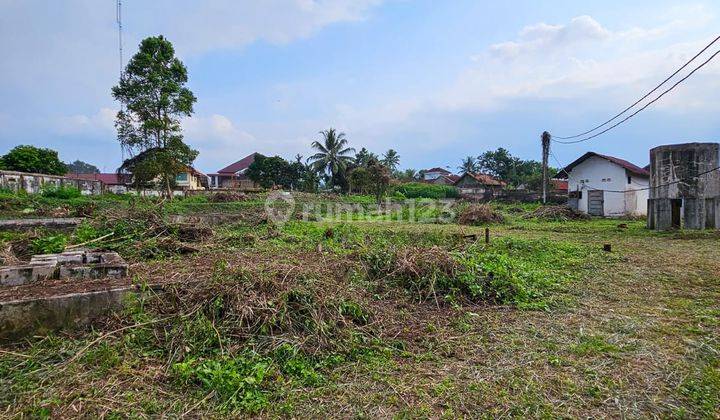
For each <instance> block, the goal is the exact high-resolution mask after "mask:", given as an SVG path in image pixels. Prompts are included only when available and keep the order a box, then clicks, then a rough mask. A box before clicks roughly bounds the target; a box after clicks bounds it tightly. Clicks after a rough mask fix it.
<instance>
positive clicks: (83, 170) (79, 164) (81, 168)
mask: <svg viewBox="0 0 720 420" xmlns="http://www.w3.org/2000/svg"><path fill="white" fill-rule="evenodd" d="M66 165H67V171H68V173H73V174H99V173H100V169H98V168H97V166H95V165H91V164H89V163H86V162H83V161H81V160H75V162H73V163H67V164H66Z"/></svg>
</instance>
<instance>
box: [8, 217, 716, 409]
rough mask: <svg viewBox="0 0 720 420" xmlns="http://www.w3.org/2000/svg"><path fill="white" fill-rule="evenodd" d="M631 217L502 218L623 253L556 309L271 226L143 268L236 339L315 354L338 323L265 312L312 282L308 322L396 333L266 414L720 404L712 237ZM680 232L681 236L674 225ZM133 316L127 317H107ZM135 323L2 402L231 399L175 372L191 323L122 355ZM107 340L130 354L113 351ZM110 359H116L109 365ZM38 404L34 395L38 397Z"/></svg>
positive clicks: (47, 356)
mask: <svg viewBox="0 0 720 420" xmlns="http://www.w3.org/2000/svg"><path fill="white" fill-rule="evenodd" d="M578 223H581V222H578ZM587 223H593V222H587ZM358 226H364V225H363V224H362V223H359V224H358ZM631 228H632V229H630V233H628V231H627V230H618V229H616V228H615V227H614V225H607V226H605V225H587V228H586V229H583V228H582V226H581V227H580V228H579V229H578V230H576V231H574V230H570V229H569V228H568V229H566V230H560V229H557V227H556V226H552V227H548V229H545V230H543V229H542V227H540V228H538V229H534V230H517V229H513V227H512V226H508V227H504V226H499V227H494V228H493V229H492V234H493V240H494V238H495V237H496V236H515V237H522V238H539V237H542V238H550V239H552V240H557V241H573V242H578V243H583V244H590V245H591V246H593V247H597V248H600V246H601V245H602V244H604V243H612V244H613V250H614V256H615V257H614V258H611V259H609V260H608V261H607V262H606V263H604V264H602V265H597V266H594V267H590V269H586V270H585V271H583V272H582V276H581V277H580V279H579V280H578V281H576V282H575V283H573V284H572V287H568V288H567V289H566V290H564V291H562V292H559V293H560V294H561V299H559V300H560V301H561V302H564V304H562V305H559V306H555V307H553V308H552V309H551V310H549V311H521V310H517V309H515V308H513V307H507V306H497V305H471V304H468V303H463V304H461V305H460V304H458V305H455V306H451V305H444V306H440V307H438V305H436V304H435V303H434V302H433V300H432V299H431V300H428V301H424V302H418V301H417V300H414V299H409V298H407V297H406V296H404V295H402V294H400V293H392V292H390V291H388V290H387V289H386V288H384V287H382V285H381V284H367V283H364V282H363V281H359V280H357V279H354V278H353V272H352V269H351V268H352V267H351V265H348V264H349V263H350V262H349V261H348V259H347V258H346V257H344V256H341V255H336V254H334V253H332V252H328V251H325V252H311V251H307V250H298V249H292V250H291V249H288V248H283V246H285V245H278V243H277V241H278V239H277V238H274V237H273V238H270V239H258V238H259V237H262V234H261V233H257V234H256V235H257V236H258V238H256V239H254V240H253V241H252V243H251V244H249V245H247V246H248V248H247V249H240V250H237V249H235V250H233V251H231V252H230V251H227V250H213V248H212V247H211V246H208V247H203V248H202V249H201V251H200V252H198V253H197V254H195V255H193V256H190V257H184V258H183V259H170V260H165V261H159V262H140V263H136V264H135V265H134V266H133V270H134V271H135V272H136V273H137V274H138V276H139V277H140V278H143V279H145V280H148V281H150V282H152V281H153V279H164V280H168V277H173V280H174V281H179V282H181V283H191V282H201V283H200V284H198V285H196V286H192V287H182V288H178V289H177V290H176V291H173V292H172V293H171V294H170V296H172V297H173V299H171V300H149V301H147V302H146V304H147V305H148V306H147V307H146V309H147V310H148V311H149V312H150V313H152V314H155V315H157V316H165V315H170V314H173V313H183V314H188V313H194V314H199V313H204V314H205V315H206V316H208V317H210V315H211V314H212V313H213V312H212V302H214V301H216V300H218V298H219V299H220V300H221V301H222V302H223V308H225V310H226V313H225V314H224V315H223V316H222V317H217V318H212V317H210V319H214V320H215V321H216V323H214V324H213V325H214V326H215V327H216V328H218V330H219V332H220V333H222V334H223V335H224V334H228V336H231V335H236V336H238V337H242V338H241V339H238V340H237V341H233V342H231V343H227V344H229V345H230V346H238V345H243V346H245V345H250V346H254V347H255V348H256V349H258V351H264V350H265V349H267V348H268V347H271V346H272V343H276V342H292V343H295V344H298V345H300V346H304V347H303V348H304V349H306V351H308V352H310V353H313V352H324V351H327V349H328V348H329V347H332V346H330V344H331V339H332V338H333V337H332V334H333V333H331V332H328V330H326V331H317V330H316V331H310V332H308V330H306V329H305V327H304V325H305V324H303V322H301V321H299V320H298V319H294V318H292V317H290V318H285V322H284V323H281V324H277V328H276V329H274V330H273V329H270V330H268V331H265V332H263V333H262V334H259V330H258V326H260V325H268V324H272V323H271V322H270V320H271V319H273V318H275V319H278V318H279V315H281V314H282V306H279V305H278V301H279V300H281V299H282V298H283V297H287V296H289V295H290V294H294V293H295V292H304V293H305V294H302V293H300V294H297V295H295V296H296V297H300V296H305V297H308V296H309V297H310V300H311V301H312V302H314V305H312V306H311V308H312V309H311V310H310V311H309V312H307V316H308V318H309V319H311V320H312V322H313V323H314V324H323V323H326V324H335V325H338V326H339V328H340V329H342V328H343V326H344V325H347V326H349V327H352V328H356V327H361V328H363V329H365V331H369V332H371V334H369V336H373V337H374V336H376V335H377V336H379V337H380V338H381V339H382V341H383V342H385V343H388V344H390V345H392V346H395V348H397V350H396V351H394V352H392V353H390V354H381V355H377V354H374V355H369V356H367V357H358V358H355V359H352V360H348V361H347V362H346V363H342V364H340V365H338V366H336V367H334V368H332V369H330V370H329V371H328V372H327V373H326V376H327V380H326V381H325V382H323V383H322V384H320V385H317V386H312V387H305V386H296V385H294V386H290V385H288V386H286V387H281V391H278V392H279V393H278V395H277V398H278V400H277V404H273V405H272V406H271V407H269V408H268V409H267V410H265V411H263V412H261V413H260V415H261V416H267V417H276V416H286V415H292V416H294V417H324V416H327V415H328V413H331V415H332V416H333V417H344V418H347V417H371V418H388V417H441V416H446V417H480V416H486V417H692V418H698V417H707V418H714V417H715V418H717V417H718V416H720V407H718V405H717V404H718V402H717V401H718V397H717V395H713V393H714V392H715V391H717V390H718V389H720V388H719V387H720V384H718V385H715V382H713V381H714V380H715V379H714V378H715V376H713V375H718V369H719V368H720V365H718V352H719V351H720V343H719V340H720V322H719V321H718V319H720V303H719V302H720V246H718V241H717V237H716V236H713V235H705V234H699V235H694V236H692V235H691V236H687V235H680V236H677V235H672V234H651V233H647V232H641V233H636V232H635V230H634V226H631ZM387 229H391V230H397V231H402V230H407V231H412V232H426V233H437V232H445V233H459V232H463V233H466V234H467V233H473V232H475V233H480V228H475V227H472V226H470V227H468V226H463V227H460V226H453V225H449V226H437V225H411V224H388V226H387ZM573 229H575V228H573ZM333 236H338V233H337V231H334V232H333ZM680 237H682V238H683V240H676V239H677V238H680ZM213 240H215V239H213ZM218 241H219V242H218V243H221V239H218ZM272 241H275V242H272ZM264 243H270V245H267V246H268V248H261V247H260V246H261V245H262V244H264ZM394 261H395V265H394V266H393V267H394V270H393V271H397V273H402V276H403V277H423V276H426V275H427V274H428V273H433V272H435V271H436V270H440V272H442V273H445V274H451V273H453V271H454V270H455V268H456V267H455V266H454V265H452V264H451V263H448V261H449V259H448V258H447V250H445V249H442V248H431V247H429V248H422V247H417V246H416V247H408V248H403V249H401V250H398V251H397V254H395V260H394ZM210 267H221V268H220V269H219V271H218V270H214V269H209V268H210ZM217 273H224V274H223V276H222V277H223V279H224V280H223V279H220V280H218V279H217V278H215V276H216V275H217ZM310 286H312V287H310ZM296 300H297V299H294V298H293V299H291V302H293V301H296ZM342 300H352V301H354V302H359V303H360V304H361V305H362V306H363V307H366V308H368V309H369V312H370V318H369V320H368V323H367V325H364V326H360V325H351V324H352V321H351V320H349V319H347V318H345V317H343V316H340V314H338V312H333V308H337V307H336V303H337V302H338V301H342ZM286 302H287V300H286ZM193 311H197V312H193ZM126 323H127V319H125V318H122V319H117V320H114V321H111V322H110V325H113V327H117V326H118V325H127V324H126ZM164 327H167V325H156V326H155V327H154V328H152V329H150V331H152V333H151V334H152V335H153V336H155V337H159V336H161V335H162V334H164V331H165V328H164ZM346 331H349V329H348V330H346ZM335 333H337V330H336V332H335ZM134 334H135V333H133V332H128V333H127V334H124V335H122V336H118V337H112V338H111V339H109V340H108V343H107V346H106V344H102V345H101V346H98V347H97V348H93V349H92V351H91V352H88V354H87V355H86V356H84V357H83V358H82V360H81V362H82V363H75V364H71V365H69V367H68V368H67V370H66V371H65V372H63V373H62V375H61V376H47V377H46V379H44V382H42V383H41V386H40V387H38V386H37V384H34V383H32V381H29V384H28V385H27V386H28V388H27V390H26V392H24V393H21V394H20V399H18V400H15V401H14V403H13V404H9V405H8V406H7V407H6V408H5V409H6V411H5V412H4V415H6V416H18V415H20V413H23V412H24V410H25V413H26V414H28V415H30V414H35V415H36V414H37V413H38V411H37V410H39V409H42V408H47V409H48V410H50V412H51V414H52V415H53V416H54V417H78V416H97V417H103V416H110V415H115V414H118V413H128V412H132V413H133V414H134V415H136V416H139V417H156V416H180V415H182V414H187V415H190V416H194V417H200V416H220V415H222V411H218V405H219V403H218V402H217V401H216V399H215V397H214V396H213V395H211V394H210V393H209V392H199V391H198V390H193V389H187V388H183V387H179V386H178V385H177V384H176V383H174V382H173V379H172V376H171V375H170V369H169V366H170V364H171V362H172V360H177V359H179V358H181V356H182V352H184V351H187V350H185V348H186V347H187V348H190V347H191V346H193V345H194V344H193V341H192V340H190V338H189V337H187V336H185V335H183V334H182V333H180V332H178V333H177V334H170V335H168V336H167V337H166V338H163V339H162V340H161V341H163V342H164V343H165V344H167V348H168V349H170V351H169V352H168V353H169V354H172V355H173V356H172V358H171V360H164V359H159V358H155V357H152V355H143V354H135V353H128V354H126V353H122V352H124V351H127V347H125V346H123V345H122V343H124V342H127V341H128V340H136V339H139V338H138V335H134ZM258 336H262V337H261V338H260V339H258ZM75 337H81V336H80V335H76V336H75ZM249 338H252V340H248V339H249ZM303 340H304V341H303ZM68 343H70V341H68V340H66V339H61V340H60V339H56V338H46V339H44V345H45V346H46V348H48V349H52V351H49V350H48V351H47V352H46V353H42V354H33V353H32V351H33V350H32V348H27V347H22V346H21V347H13V348H9V347H8V348H5V349H4V351H8V352H14V353H20V354H22V356H17V355H13V354H10V353H2V354H0V358H4V359H5V360H6V361H8V362H7V363H5V364H4V365H2V366H9V367H11V368H12V369H15V371H16V370H18V369H26V368H28V366H27V365H28V364H30V363H34V364H36V365H35V366H34V367H32V369H28V370H29V371H33V370H37V369H39V370H40V372H42V371H43V369H45V371H46V372H51V371H52V370H53V369H54V368H55V366H57V364H58V362H59V361H62V360H64V359H66V358H67V357H69V355H72V354H74V351H76V350H77V347H73V346H72V345H70V344H68ZM40 347H42V346H40ZM118 349H120V350H118ZM234 350H237V349H233V348H231V347H229V346H226V347H223V351H226V352H231V351H234ZM28 352H30V353H28ZM103 352H110V353H111V356H107V355H106V354H105V353H103ZM114 352H120V353H119V354H117V358H118V359H115V358H114V356H113V355H115V354H116V353H114ZM107 360H116V361H115V362H113V363H110V364H109V365H108V366H107V367H105V365H104V364H103V363H106V362H107ZM9 372H11V371H10V370H5V371H2V370H0V374H2V373H5V374H7V375H10V374H11V373H9ZM12 372H14V371H12ZM33 387H35V388H33ZM2 401H5V400H2ZM30 408H32V409H33V410H34V411H32V412H30V411H27V410H29V409H30ZM0 414H1V413H0Z"/></svg>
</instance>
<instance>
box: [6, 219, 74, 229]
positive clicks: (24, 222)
mask: <svg viewBox="0 0 720 420" xmlns="http://www.w3.org/2000/svg"><path fill="white" fill-rule="evenodd" d="M83 220H85V219H83V218H81V217H51V218H47V219H12V220H0V231H5V230H14V231H23V230H30V229H34V228H46V229H72V228H75V227H76V226H77V225H79V224H80V223H82V221H83Z"/></svg>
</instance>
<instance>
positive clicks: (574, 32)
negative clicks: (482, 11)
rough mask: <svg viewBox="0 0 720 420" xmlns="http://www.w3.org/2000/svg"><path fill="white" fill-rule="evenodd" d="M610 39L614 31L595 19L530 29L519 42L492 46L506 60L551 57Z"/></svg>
mask: <svg viewBox="0 0 720 420" xmlns="http://www.w3.org/2000/svg"><path fill="white" fill-rule="evenodd" d="M609 37H610V31H609V30H607V29H605V28H604V27H603V26H602V25H600V24H599V23H598V22H597V21H596V20H595V19H593V18H592V17H590V16H578V17H575V18H573V19H572V20H571V21H570V22H569V23H568V24H567V25H549V24H547V23H537V24H534V25H530V26H526V27H525V28H523V29H522V30H521V31H520V38H519V40H517V41H507V42H501V43H498V44H494V45H491V46H490V51H491V52H492V53H493V54H495V55H497V56H499V57H502V58H513V57H517V56H519V55H521V54H526V53H536V52H542V53H547V52H549V51H551V50H553V49H558V48H562V47H567V46H570V45H574V44H579V43H583V42H587V41H596V40H603V39H607V38H609Z"/></svg>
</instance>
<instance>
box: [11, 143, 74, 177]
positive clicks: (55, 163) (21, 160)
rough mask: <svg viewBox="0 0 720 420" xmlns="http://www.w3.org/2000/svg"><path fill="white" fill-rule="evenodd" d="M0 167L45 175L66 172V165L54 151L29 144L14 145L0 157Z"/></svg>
mask: <svg viewBox="0 0 720 420" xmlns="http://www.w3.org/2000/svg"><path fill="white" fill-rule="evenodd" d="M0 169H5V170H8V171H19V172H33V173H38V174H47V175H65V174H66V173H67V166H66V165H65V164H64V163H62V162H61V161H60V159H59V158H58V153H57V152H56V151H54V150H50V149H42V148H39V147H35V146H29V145H25V146H16V147H15V148H13V149H12V150H10V151H9V152H8V153H7V154H6V155H4V156H2V157H0Z"/></svg>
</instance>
